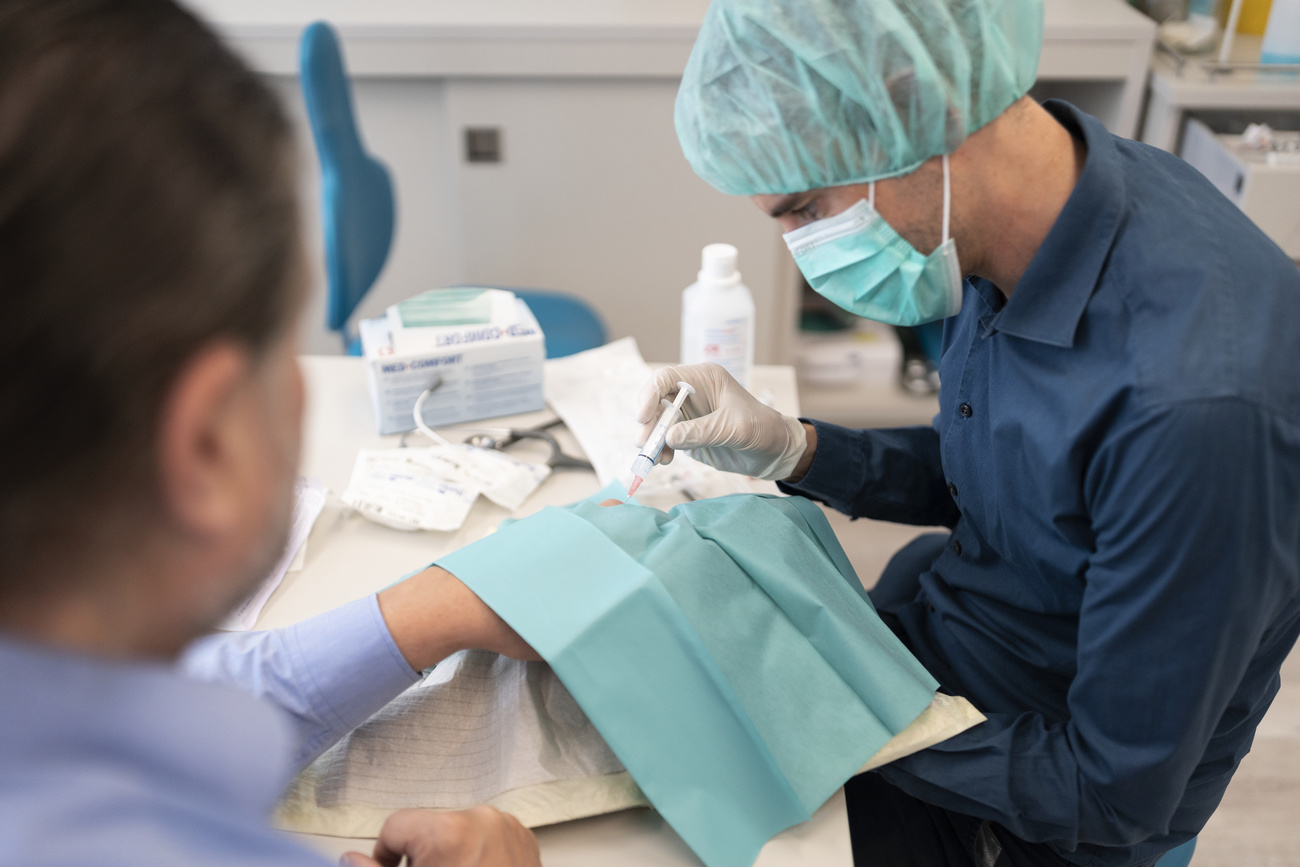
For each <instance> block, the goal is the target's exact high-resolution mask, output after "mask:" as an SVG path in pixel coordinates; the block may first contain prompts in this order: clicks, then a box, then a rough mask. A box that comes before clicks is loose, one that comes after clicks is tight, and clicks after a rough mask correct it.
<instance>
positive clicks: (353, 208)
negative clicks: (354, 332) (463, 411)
mask: <svg viewBox="0 0 1300 867" xmlns="http://www.w3.org/2000/svg"><path fill="white" fill-rule="evenodd" d="M299 69H300V72H301V77H302V94H303V100H304V101H305V102H306V103H307V119H308V121H309V122H310V124H311V132H312V139H313V140H314V141H315V142H316V153H317V155H318V156H319V157H320V165H321V186H322V195H321V210H322V213H323V215H324V221H325V274H326V279H327V281H328V286H329V291H328V298H327V302H326V313H325V316H326V323H327V324H328V325H329V328H330V329H331V330H332V331H338V332H339V333H340V334H341V335H342V336H343V345H344V346H345V347H346V348H347V352H348V354H349V355H360V354H361V341H360V339H359V338H351V339H349V336H348V332H347V324H348V319H349V318H350V317H351V316H352V313H353V312H354V311H355V310H356V309H357V305H358V304H360V303H361V299H362V298H363V297H365V294H366V293H367V292H369V291H370V287H371V286H372V285H374V282H375V278H377V277H378V276H379V272H380V271H382V270H383V268H384V262H385V260H387V258H388V251H389V248H390V247H392V243H393V227H394V223H395V213H396V205H395V200H394V195H393V181H392V177H391V176H390V175H389V172H388V169H387V168H386V167H385V166H384V164H383V163H381V162H380V161H379V160H377V159H375V158H374V157H373V156H371V155H370V154H368V153H367V152H366V149H365V145H364V144H363V143H362V141H361V134H360V132H359V131H358V129H357V120H356V115H355V113H354V111H353V108H352V88H351V85H350V84H349V83H348V74H347V69H346V68H345V67H344V65H343V52H342V50H341V48H340V46H339V39H338V34H337V33H335V32H334V28H332V27H330V25H328V24H326V23H325V22H323V21H317V22H315V23H313V24H309V25H308V26H307V29H306V30H304V31H303V34H302V44H301V51H300V54H299ZM476 285H477V284H476ZM512 291H513V292H514V293H515V294H516V295H518V296H519V297H520V298H522V299H524V302H525V303H526V304H527V305H528V307H529V308H530V309H531V310H532V311H533V316H535V317H536V318H537V324H538V325H540V326H541V327H542V333H543V334H545V335H546V357H547V358H558V357H560V356H563V355H572V354H573V353H575V352H581V351H582V350H584V349H592V348H594V347H597V346H600V345H602V344H603V343H604V342H605V326H604V325H603V324H602V323H601V321H600V317H599V316H598V315H597V314H596V311H595V310H593V309H592V308H591V306H590V305H589V304H587V302H585V301H583V300H582V299H581V298H577V297H576V296H573V295H568V294H566V293H561V292H549V291H545V290H541V289H514V290H512Z"/></svg>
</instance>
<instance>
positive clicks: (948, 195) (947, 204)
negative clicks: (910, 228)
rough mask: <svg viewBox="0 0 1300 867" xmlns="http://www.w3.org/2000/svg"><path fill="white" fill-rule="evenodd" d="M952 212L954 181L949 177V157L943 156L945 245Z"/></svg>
mask: <svg viewBox="0 0 1300 867" xmlns="http://www.w3.org/2000/svg"><path fill="white" fill-rule="evenodd" d="M951 212H952V180H951V178H949V177H948V155H947V154H944V155H943V243H944V244H946V243H948V215H949V214H950V213H951Z"/></svg>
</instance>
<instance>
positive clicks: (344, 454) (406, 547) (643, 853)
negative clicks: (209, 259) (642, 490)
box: [257, 356, 853, 867]
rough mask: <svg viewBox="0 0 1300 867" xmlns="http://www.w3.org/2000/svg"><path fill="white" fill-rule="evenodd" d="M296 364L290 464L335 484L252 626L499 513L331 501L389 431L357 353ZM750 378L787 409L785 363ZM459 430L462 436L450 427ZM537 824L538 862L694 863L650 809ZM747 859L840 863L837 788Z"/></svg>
mask: <svg viewBox="0 0 1300 867" xmlns="http://www.w3.org/2000/svg"><path fill="white" fill-rule="evenodd" d="M302 368H303V374H304V378H305V380H306V384H307V411H306V418H305V421H304V442H303V455H302V474H303V475H307V476H315V477H317V478H319V479H321V480H322V481H323V482H324V483H325V484H326V485H328V486H329V488H330V489H331V491H333V492H334V495H335V496H332V497H331V498H330V500H329V501H328V503H327V504H326V507H325V511H324V512H323V513H322V514H321V517H320V519H319V520H318V521H317V522H316V526H315V528H314V529H313V530H312V534H311V537H310V538H309V539H308V542H307V554H306V565H305V567H304V568H303V570H302V571H301V572H294V573H290V574H289V575H287V576H286V577H285V580H284V583H283V584H281V586H280V588H279V589H278V590H276V592H275V594H274V595H273V596H272V597H271V599H270V601H269V602H268V603H267V606H266V608H265V609H264V610H263V611H262V615H261V617H260V618H259V619H258V621H257V627H258V628H259V629H267V628H273V627H277V626H284V625H286V624H289V623H295V622H297V621H299V620H302V619H304V618H307V617H311V616H312V615H315V614H319V613H321V612H323V611H327V610H329V609H331V608H334V607H336V606H338V605H342V604H343V603H345V602H349V601H351V600H353V599H357V598H360V597H362V596H365V595H367V594H369V593H373V592H375V591H377V590H380V589H382V588H384V587H386V586H388V585H389V584H392V583H393V582H394V581H395V580H396V579H397V578H399V577H400V576H402V575H404V574H406V573H408V572H411V571H414V570H416V569H420V568H422V567H424V566H427V565H428V564H429V563H430V562H432V561H433V560H435V559H437V558H438V557H441V556H442V555H444V554H447V553H449V552H451V551H454V550H455V549H457V548H459V547H461V546H462V545H466V544H468V543H470V542H473V541H475V540H477V539H480V538H482V537H483V536H484V535H486V534H487V533H489V532H490V531H491V530H492V529H494V528H495V527H496V525H497V524H498V523H500V521H501V519H503V518H505V517H508V516H510V514H511V513H508V512H507V511H506V510H504V509H502V508H500V507H498V506H495V505H493V504H491V503H489V502H487V501H485V500H483V499H481V498H480V500H479V502H478V503H476V504H475V506H474V509H473V511H472V512H471V513H470V516H469V519H468V520H467V521H466V522H465V526H463V527H462V528H461V529H460V530H459V531H457V532H455V533H437V532H429V533H403V532H400V531H398V530H390V529H388V528H386V527H381V526H379V525H377V524H373V523H371V522H369V521H367V520H366V519H364V518H362V517H360V516H359V515H357V514H355V513H352V512H351V511H350V510H348V509H347V508H346V507H344V506H343V505H342V503H340V502H339V500H338V498H337V495H338V494H339V493H341V492H342V491H343V490H344V488H345V487H346V486H347V481H348V477H349V475H350V474H351V472H352V465H353V462H354V461H355V459H356V453H357V450H358V449H361V448H384V447H391V446H394V445H396V442H397V437H381V436H379V435H378V434H377V433H375V425H374V415H373V413H372V411H371V408H370V399H369V396H368V393H367V391H366V378H365V367H364V362H363V361H362V360H361V359H359V358H343V357H337V356H309V357H305V358H303V359H302ZM754 386H755V390H756V391H761V390H762V389H764V388H766V389H768V390H770V391H771V392H772V394H773V397H774V399H775V406H776V408H777V409H780V410H781V411H782V412H785V413H788V414H791V415H797V414H798V412H799V406H798V394H797V390H796V386H795V377H794V371H793V369H792V368H789V367H769V366H757V367H755V369H754ZM551 418H554V415H553V414H552V413H551V412H550V411H549V410H546V411H542V412H535V413H528V414H525V415H519V416H511V417H510V418H508V419H494V420H492V421H487V422H482V423H478V424H475V423H471V424H468V425H466V426H465V427H466V428H467V429H466V430H465V431H463V432H461V431H452V430H450V429H448V430H447V431H446V432H447V435H448V437H449V438H463V436H468V435H469V433H470V432H471V431H472V430H473V429H476V428H481V427H530V426H533V425H537V424H540V423H543V422H545V421H547V420H549V419H551ZM461 433H463V436H459V437H458V436H457V435H458V434H461ZM557 439H559V441H560V443H561V444H562V446H563V447H564V450H565V451H566V452H567V453H569V454H574V455H577V454H580V453H581V452H580V451H579V449H578V447H577V444H576V443H575V442H574V440H573V437H572V436H570V435H569V434H568V432H567V431H565V430H563V429H561V430H559V431H558V432H557ZM538 445H539V444H536V443H532V442H524V443H520V444H519V445H518V446H517V447H512V449H511V454H513V455H515V456H517V457H521V458H523V459H534V460H539V461H540V460H542V459H544V457H545V447H544V446H542V447H541V450H540V451H538V450H537V447H538ZM597 488H598V484H597V481H596V476H595V474H594V473H591V472H574V471H561V472H557V473H554V474H552V476H551V477H550V478H548V479H547V480H546V481H545V482H544V483H543V484H542V486H541V488H539V489H538V490H537V492H536V493H534V494H533V495H532V496H531V497H530V498H529V499H528V501H527V502H526V503H525V504H524V505H523V506H522V507H521V508H520V509H519V510H518V511H516V512H515V513H514V517H522V516H524V515H527V514H530V513H532V512H535V511H538V510H539V509H541V508H543V507H545V506H548V505H555V504H561V503H568V502H572V501H574V500H578V499H581V498H582V497H585V496H587V495H589V494H591V493H592V492H593V491H595V490H597ZM296 836H301V838H302V839H303V840H304V841H305V842H306V843H307V844H308V845H310V846H311V847H312V848H315V849H318V850H320V851H322V852H324V853H326V854H328V855H331V856H335V857H337V856H338V855H339V854H341V853H343V852H345V851H348V850H353V849H356V850H361V851H366V852H369V850H370V846H371V845H372V844H371V841H368V840H348V839H344V838H340V837H317V836H311V835H296ZM537 836H538V840H539V841H540V842H541V847H542V858H543V860H544V862H545V863H546V865H547V867H588V865H590V867H596V865H600V867H606V865H610V864H617V865H620V867H640V865H646V867H649V865H673V864H681V865H698V864H699V863H700V862H699V861H698V859H696V857H695V856H694V855H693V854H692V853H691V851H690V850H689V849H688V848H687V847H686V845H685V844H684V843H683V842H682V841H681V838H679V837H678V836H677V834H676V833H674V832H673V830H672V829H671V828H669V827H668V826H667V825H666V824H665V823H664V821H663V820H662V819H661V818H660V817H659V815H658V814H657V813H655V812H653V811H651V810H630V811H627V812H623V813H615V814H612V815H608V816H600V817H596V818H593V819H583V820H580V821H577V822H567V823H565V824H563V825H555V826H552V827H549V828H541V829H538V834H537ZM757 863H758V864H759V865H762V867H784V865H796V864H816V865H819V867H820V865H825V867H837V865H842V867H851V865H852V863H853V856H852V852H851V850H850V845H849V833H848V823H847V819H846V818H845V812H844V796H843V793H842V792H841V793H837V794H836V795H835V797H833V798H832V799H831V800H830V801H828V802H827V803H826V804H825V805H824V806H823V807H822V808H821V809H820V810H818V811H817V813H816V814H815V815H814V816H813V819H812V820H811V821H810V822H807V823H805V824H803V825H800V826H797V827H795V828H791V829H790V830H788V831H786V832H784V833H782V834H780V835H778V836H777V837H775V838H773V839H772V840H771V841H770V842H769V843H768V844H767V846H766V847H765V848H764V849H763V853H762V855H761V856H760V857H759V859H758V862H757Z"/></svg>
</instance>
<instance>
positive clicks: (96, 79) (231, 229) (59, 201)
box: [0, 0, 300, 595]
mask: <svg viewBox="0 0 1300 867" xmlns="http://www.w3.org/2000/svg"><path fill="white" fill-rule="evenodd" d="M292 150H293V149H292V142H291V140H290V132H289V125H288V123H287V121H286V119H285V116H284V114H283V112H282V110H281V109H280V107H279V105H278V104H277V102H276V100H275V98H274V97H273V96H272V94H271V93H270V92H269V91H268V89H267V88H266V87H265V85H263V84H262V83H261V82H260V81H259V80H258V79H257V77H256V76H255V75H254V74H253V73H251V72H250V71H249V70H248V69H247V68H245V66H244V65H243V64H242V63H241V62H240V61H238V60H237V59H235V57H234V56H233V55H232V54H230V53H229V52H228V51H227V50H226V49H225V48H224V47H222V46H221V45H220V43H219V42H218V41H217V39H216V38H215V37H214V36H213V35H212V34H211V33H210V32H209V31H208V30H207V29H206V28H205V27H204V26H203V25H202V24H200V23H199V22H198V21H197V20H195V18H194V17H193V16H192V15H190V14H189V13H188V12H185V11H183V10H181V9H180V8H179V7H177V6H176V5H175V4H174V3H172V2H168V0H0V595H3V594H5V593H7V592H9V591H10V590H16V589H18V587H17V585H16V584H15V582H16V581H17V580H19V579H20V578H22V577H23V575H24V573H25V572H26V567H27V565H28V563H29V561H31V559H32V557H33V556H34V555H35V554H37V553H39V552H41V551H44V550H48V549H49V546H57V545H63V544H67V545H78V544H83V543H84V542H85V541H86V537H87V535H90V536H94V535H96V534H95V533H94V530H95V529H96V528H97V527H98V528H101V529H102V527H104V526H108V525H109V524H110V523H111V522H109V521H107V520H106V516H110V515H117V514H118V513H119V512H120V511H122V510H123V509H130V508H133V507H134V506H135V505H138V504H140V503H141V502H146V503H147V502H148V500H149V498H150V496H151V494H152V492H153V490H154V487H153V481H154V472H155V461H154V433H155V428H156V426H157V423H158V416H159V411H160V408H161V404H162V401H163V398H164V396H165V394H166V391H167V388H168V386H169V385H170V383H171V382H172V380H173V378H174V377H175V375H176V374H177V373H178V372H179V370H180V369H181V368H182V366H183V365H184V363H185V361H186V360H187V359H188V358H189V357H191V356H192V354H193V353H194V352H196V351H197V350H198V349H199V348H200V347H202V346H203V345H205V344H206V343H207V342H209V341H212V340H214V339H218V338H227V339H232V340H235V341H238V342H241V343H243V344H245V345H247V346H248V347H250V348H251V349H252V350H253V351H258V350H261V349H262V348H264V347H266V346H267V345H269V344H270V343H271V342H272V341H273V340H274V339H275V338H276V337H277V335H279V334H280V333H282V332H283V329H284V328H285V327H287V325H288V320H289V319H290V318H291V315H292V311H293V310H294V309H295V301H296V298H295V296H296V286H297V284H298V271H299V265H300V252H299V246H298V215H297V206H296V199H295V190H294V181H293V178H294V171H293V165H292Z"/></svg>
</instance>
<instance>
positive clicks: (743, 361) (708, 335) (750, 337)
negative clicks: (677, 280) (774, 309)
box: [682, 244, 754, 388]
mask: <svg viewBox="0 0 1300 867" xmlns="http://www.w3.org/2000/svg"><path fill="white" fill-rule="evenodd" d="M736 255H737V254H736V248H735V247H733V246H732V245H730V244H710V245H708V246H707V247H705V248H704V252H703V254H702V255H701V261H700V273H699V277H698V279H697V280H696V282H695V283H692V284H691V285H690V286H687V287H686V290H685V291H683V292H682V364H699V363H700V362H702V361H716V362H717V363H718V364H721V365H722V366H723V367H725V368H727V371H728V372H729V373H730V374H731V375H732V376H733V377H735V378H736V381H737V382H739V383H740V384H741V385H743V386H745V388H749V383H750V371H751V370H752V369H753V367H754V296H753V295H751V294H750V293H749V289H748V288H747V287H746V286H745V284H744V283H741V282H740V272H739V271H737V270H736Z"/></svg>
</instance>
